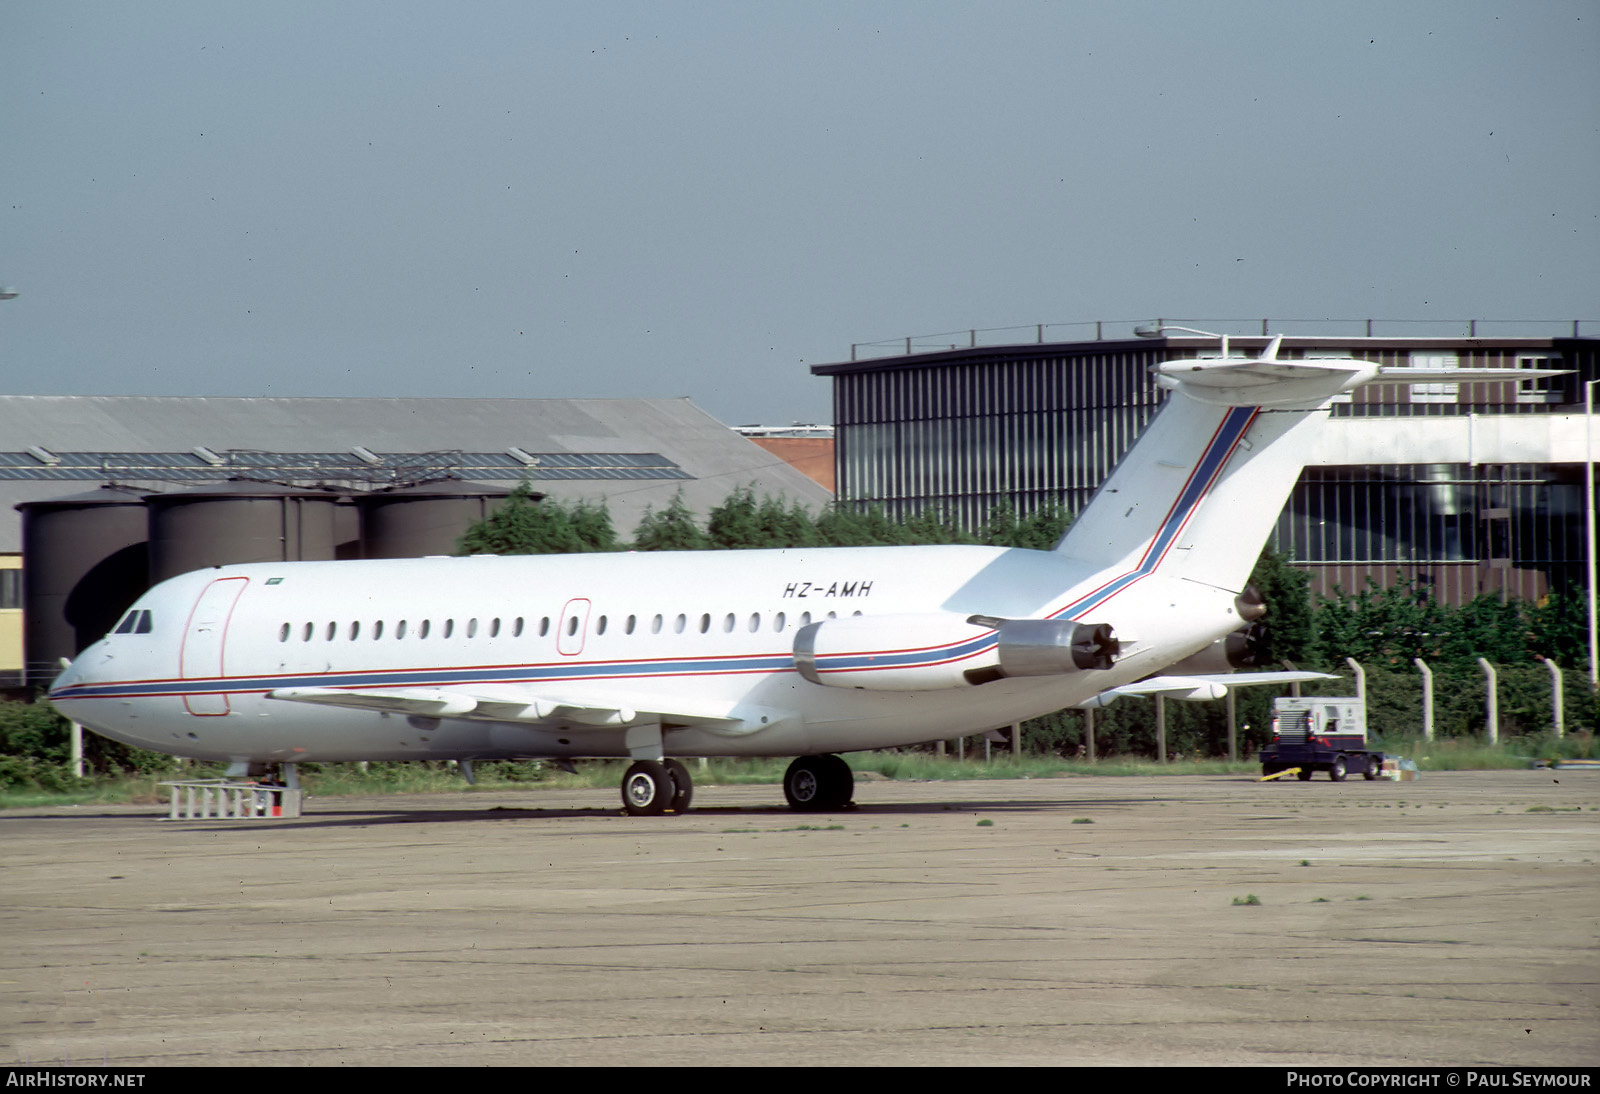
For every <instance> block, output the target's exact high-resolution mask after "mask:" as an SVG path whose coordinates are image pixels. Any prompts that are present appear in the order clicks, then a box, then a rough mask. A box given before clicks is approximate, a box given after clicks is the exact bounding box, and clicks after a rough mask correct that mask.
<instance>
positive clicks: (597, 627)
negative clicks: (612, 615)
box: [594, 615, 606, 634]
mask: <svg viewBox="0 0 1600 1094" xmlns="http://www.w3.org/2000/svg"><path fill="white" fill-rule="evenodd" d="M594 633H595V634H605V633H606V617H605V616H603V615H602V616H601V617H600V618H599V619H596V620H595V621H594Z"/></svg>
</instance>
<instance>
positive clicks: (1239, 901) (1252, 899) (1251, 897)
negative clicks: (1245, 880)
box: [1233, 893, 1261, 908]
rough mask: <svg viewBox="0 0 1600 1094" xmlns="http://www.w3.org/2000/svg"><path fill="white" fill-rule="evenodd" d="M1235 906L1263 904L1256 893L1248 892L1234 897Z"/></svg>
mask: <svg viewBox="0 0 1600 1094" xmlns="http://www.w3.org/2000/svg"><path fill="white" fill-rule="evenodd" d="M1233 906H1234V907H1235V908H1258V907H1260V906H1261V898H1260V897H1258V896H1256V894H1254V893H1246V894H1245V895H1244V896H1236V897H1234V898H1233Z"/></svg>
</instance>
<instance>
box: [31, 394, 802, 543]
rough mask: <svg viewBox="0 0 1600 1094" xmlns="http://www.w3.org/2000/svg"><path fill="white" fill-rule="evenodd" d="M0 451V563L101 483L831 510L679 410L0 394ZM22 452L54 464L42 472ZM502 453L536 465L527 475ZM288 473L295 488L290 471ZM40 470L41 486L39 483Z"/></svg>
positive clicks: (764, 457) (694, 411)
mask: <svg viewBox="0 0 1600 1094" xmlns="http://www.w3.org/2000/svg"><path fill="white" fill-rule="evenodd" d="M0 448H3V449H5V453H3V454H0V552H7V553H9V552H16V551H18V550H20V549H21V548H20V525H19V521H18V514H17V513H16V512H15V511H14V510H13V509H12V506H14V505H15V504H16V503H18V502H22V501H37V500H44V499H48V498H52V497H56V496H59V495H63V494H70V493H73V492H74V487H76V485H77V484H78V483H79V482H88V481H97V480H98V481H104V480H105V479H107V478H112V479H115V480H118V481H125V482H134V483H137V484H139V485H141V486H147V487H149V488H150V489H152V490H158V489H165V488H171V487H173V486H176V485H178V484H180V483H182V482H190V483H193V482H203V481H209V480H213V479H217V478H225V477H227V476H228V475H230V474H240V473H254V474H257V475H260V476H261V477H277V478H286V479H293V480H298V481H307V480H310V479H314V478H321V479H326V480H329V481H333V482H339V483H347V484H362V483H373V484H378V483H380V482H381V483H384V484H387V483H392V482H394V481H396V476H395V475H393V474H391V473H389V471H388V468H390V467H392V466H405V467H407V468H410V469H413V470H415V471H416V474H415V475H414V476H412V477H414V478H418V479H421V478H428V477H433V476H434V475H437V474H442V473H446V472H455V473H457V474H460V475H463V476H465V477H468V478H474V479H483V480H488V481H500V482H515V481H519V480H521V479H522V478H524V477H529V478H531V479H533V480H534V481H536V482H537V483H538V489H540V490H542V491H545V492H547V493H548V494H549V495H550V496H552V497H557V498H564V499H568V500H577V499H587V500H593V501H598V500H604V501H606V502H607V504H608V505H609V506H610V509H611V514H612V519H613V522H614V524H615V525H616V528H617V530H618V532H619V533H621V534H622V535H624V536H627V535H629V534H631V533H632V531H633V527H634V525H635V524H637V523H638V520H639V518H640V516H642V515H643V512H644V510H645V508H646V507H647V506H654V507H656V508H660V507H662V506H664V505H666V504H667V503H668V502H670V501H671V499H672V496H673V494H674V493H676V492H677V491H679V490H682V492H683V496H684V500H685V501H686V502H687V503H688V504H689V506H690V507H691V508H693V509H695V510H696V511H697V512H699V513H700V514H702V515H704V514H705V513H706V512H707V511H708V510H709V509H710V508H711V507H712V506H715V505H717V504H718V503H720V502H721V501H722V500H723V498H725V497H726V496H727V494H728V492H729V491H731V490H733V489H735V488H737V487H743V486H749V487H751V488H753V489H755V490H756V491H757V492H758V493H763V494H771V495H773V496H783V497H786V498H789V499H791V500H794V501H799V502H802V503H804V504H808V505H812V506H816V505H821V504H825V503H826V502H827V501H829V500H831V495H830V494H829V493H828V492H827V491H826V490H824V489H823V488H821V487H820V486H818V485H817V484H816V483H815V482H813V481H812V480H811V479H809V478H807V477H806V476H805V475H803V474H801V473H800V472H798V471H796V470H794V469H793V468H792V467H790V466H789V465H788V464H786V463H784V462H783V461H782V460H779V459H777V458H776V457H774V456H772V454H771V453H768V452H766V451H764V450H762V449H761V448H760V447H758V446H757V445H754V444H752V443H750V442H749V441H748V440H746V439H745V438H743V437H741V436H739V435H738V434H737V433H735V432H734V431H733V430H731V429H729V428H727V427H726V426H724V425H722V424H721V423H720V422H718V421H717V420H716V419H714V418H712V417H711V416H710V415H708V414H707V413H705V411H703V410H701V409H700V408H699V407H697V406H695V405H694V404H693V403H692V402H690V401H689V400H688V399H318V398H262V399H251V398H186V397H181V396H116V395H93V396H75V395H0ZM31 448H37V449H40V450H42V452H43V453H46V454H49V455H52V456H54V457H57V458H58V459H59V462H58V463H54V464H50V463H47V462H45V461H42V460H41V459H40V458H39V457H38V456H36V455H33V454H31V453H29V451H28V450H29V449H31ZM357 448H362V449H365V450H367V451H368V452H370V453H372V454H374V455H376V456H377V457H378V458H379V460H380V461H381V463H380V464H378V465H374V464H372V463H371V462H370V461H368V460H365V459H363V458H362V457H360V456H358V455H357V454H356V453H355V449H357ZM200 449H204V450H206V451H207V452H209V453H211V454H214V455H215V456H219V457H221V458H222V461H223V462H222V463H221V464H220V465H219V464H216V463H213V462H212V461H211V460H209V459H207V458H206V456H205V455H203V454H202V453H201V452H200V451H197V450H200ZM511 449H519V450H521V453H522V454H523V455H528V456H532V457H534V458H535V459H536V460H537V462H536V463H535V464H534V465H531V466H530V465H527V464H526V463H525V462H524V461H523V460H522V459H520V458H518V457H517V456H515V455H513V454H512V453H511V451H510V450H511ZM291 457H292V459H291ZM118 461H125V462H126V466H123V467H118V466H117V463H118ZM296 462H298V463H299V464H300V465H301V467H300V469H301V470H304V472H305V473H304V474H299V473H294V474H290V473H287V472H289V471H294V470H295V468H294V467H293V464H294V463H296ZM45 471H48V472H50V473H52V478H50V479H41V478H38V477H37V473H39V472H45ZM67 480H76V481H67Z"/></svg>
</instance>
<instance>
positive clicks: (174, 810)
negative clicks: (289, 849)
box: [160, 779, 305, 820]
mask: <svg viewBox="0 0 1600 1094" xmlns="http://www.w3.org/2000/svg"><path fill="white" fill-rule="evenodd" d="M160 785H162V786H166V787H171V789H172V802H171V806H170V808H169V809H168V812H167V819H168V820H212V819H218V820H267V819H279V818H283V817H298V816H299V815H300V805H301V802H302V801H303V800H304V797H305V795H304V792H303V791H301V790H297V789H290V788H289V787H287V786H260V785H257V784H256V783H236V782H229V781H228V780H227V779H196V780H193V781H189V782H168V783H161V784H160Z"/></svg>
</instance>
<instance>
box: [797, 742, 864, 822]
mask: <svg viewBox="0 0 1600 1094" xmlns="http://www.w3.org/2000/svg"><path fill="white" fill-rule="evenodd" d="M855 790H856V777H855V773H854V772H852V771H851V770H850V765H849V764H847V763H845V762H844V761H843V760H841V759H840V758H839V757H837V756H801V757H800V758H799V759H798V760H796V761H795V762H794V763H792V764H790V765H789V770H788V771H785V772H784V773H783V796H784V797H785V798H788V799H789V808H790V809H793V810H795V811H796V812H799V813H831V812H833V811H835V810H838V809H844V808H845V807H847V806H848V805H849V804H850V798H851V796H852V795H853V794H854V793H855Z"/></svg>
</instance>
